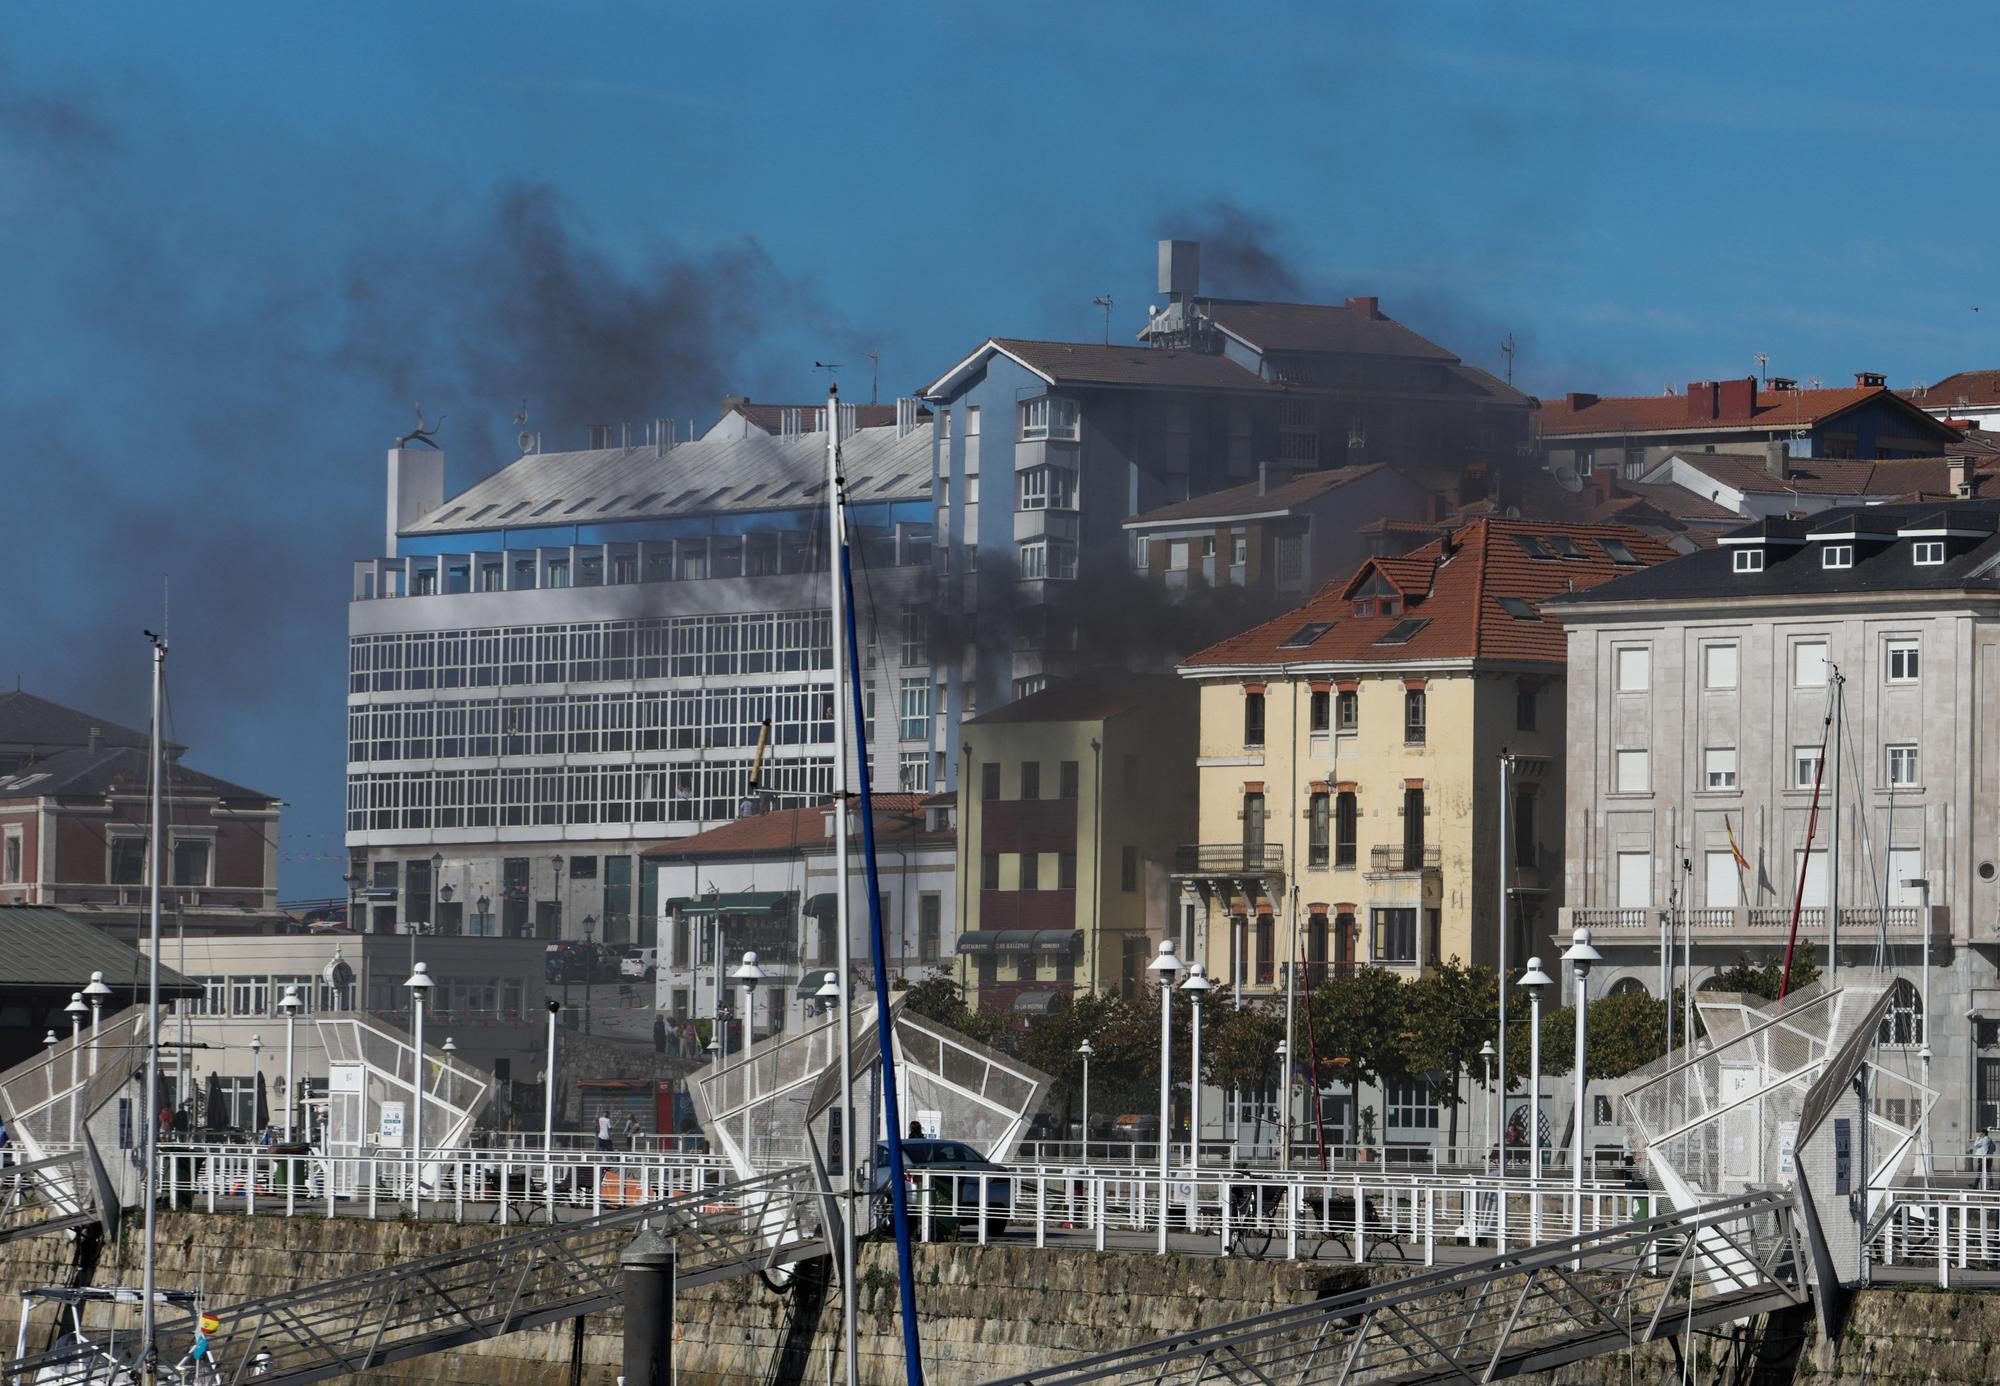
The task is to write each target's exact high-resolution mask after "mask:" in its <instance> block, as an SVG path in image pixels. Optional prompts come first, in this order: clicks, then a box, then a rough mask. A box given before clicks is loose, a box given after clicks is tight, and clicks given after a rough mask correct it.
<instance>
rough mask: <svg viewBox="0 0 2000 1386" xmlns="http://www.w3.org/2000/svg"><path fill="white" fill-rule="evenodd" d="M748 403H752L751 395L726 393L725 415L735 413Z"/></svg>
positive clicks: (723, 407)
mask: <svg viewBox="0 0 2000 1386" xmlns="http://www.w3.org/2000/svg"><path fill="white" fill-rule="evenodd" d="M748 403H750V396H748V395H724V396H723V397H722V412H723V414H724V415H725V416H726V415H729V414H734V413H735V412H736V411H737V410H739V409H741V408H743V407H744V406H745V405H747V404H748Z"/></svg>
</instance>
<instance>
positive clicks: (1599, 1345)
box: [988, 1190, 1810, 1386]
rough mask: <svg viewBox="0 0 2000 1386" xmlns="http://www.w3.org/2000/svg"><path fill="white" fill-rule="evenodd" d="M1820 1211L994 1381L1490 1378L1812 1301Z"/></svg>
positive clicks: (1667, 1222) (1769, 1211)
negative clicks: (1813, 1220)
mask: <svg viewBox="0 0 2000 1386" xmlns="http://www.w3.org/2000/svg"><path fill="white" fill-rule="evenodd" d="M1808 1224H1809V1214H1808V1215H1802V1214H1801V1210H1800V1206H1799V1204H1798V1203H1797V1202H1796V1201H1795V1199H1794V1195H1793V1193H1792V1192H1790V1191H1782V1192H1781V1191H1777V1190H1766V1191H1762V1192H1758V1193H1753V1194H1746V1195H1742V1196H1739V1197H1735V1198H1728V1199H1722V1200H1718V1201H1716V1202H1713V1203H1709V1204H1706V1205H1704V1206H1702V1207H1699V1208H1696V1209H1692V1210H1689V1211H1685V1212H1676V1213H1670V1214H1667V1215H1665V1216H1662V1217H1656V1218H1650V1219H1647V1220H1645V1221H1642V1222H1634V1223H1627V1224H1624V1225H1621V1226H1617V1227H1611V1228H1606V1229H1605V1230H1603V1231H1601V1232H1591V1233H1587V1234H1585V1235H1583V1236H1579V1237H1571V1238H1568V1239H1567V1240H1564V1241H1558V1242H1547V1243H1544V1244H1542V1245H1539V1246H1533V1247H1528V1248H1525V1249H1523V1250H1521V1251H1518V1252H1510V1253H1507V1254H1505V1255H1501V1256H1495V1257H1492V1258H1489V1259H1487V1260H1482V1261H1477V1262H1473V1263H1471V1264H1468V1265H1461V1266H1457V1267H1454V1268H1452V1269H1449V1270H1438V1271H1432V1272H1428V1273H1425V1274H1420V1275H1415V1276H1411V1277H1409V1278H1407V1279H1403V1280H1398V1281H1395V1282H1393V1283H1391V1284H1387V1285H1381V1286H1374V1287H1371V1288H1368V1289H1363V1290H1356V1291H1352V1292H1350V1293H1347V1294H1343V1295H1335V1296H1332V1297H1329V1298H1326V1299H1319V1300H1315V1301H1313V1302H1312V1303H1310V1304H1303V1305H1298V1306H1294V1307H1291V1308H1286V1309H1279V1310H1274V1311H1271V1312H1269V1313H1264V1314H1257V1315H1253V1316H1251V1317H1249V1318H1244V1319H1238V1320H1235V1321H1234V1322H1230V1323H1224V1324H1218V1325H1216V1326H1214V1327H1212V1328H1204V1329H1200V1330H1197V1331H1195V1332H1191V1333H1181V1334H1177V1335H1175V1336H1174V1337H1171V1338H1162V1339H1159V1340H1157V1341H1154V1342H1150V1343H1144V1344H1141V1345H1139V1346H1137V1347H1132V1348H1125V1349H1121V1350H1119V1351H1115V1352H1107V1353H1102V1354H1099V1355H1097V1356H1094V1357H1087V1358H1084V1359H1083V1360H1081V1361H1077V1362H1069V1363H1065V1364H1062V1365H1060V1366H1054V1367H1050V1368H1047V1369H1046V1370H1042V1371H1033V1372H1027V1373H1023V1374H1022V1375H1019V1376H1011V1377H1006V1378H1003V1379H1001V1380H1000V1381H996V1382H991V1383H988V1386H1073V1384H1074V1383H1082V1382H1132V1383H1138V1382H1146V1383H1149V1386H1170V1383H1176V1382H1185V1383H1190V1386H1192V1383H1196V1382H1207V1381H1232V1382H1267V1383H1269V1382H1277V1381H1291V1382H1310V1383H1313V1386H1339V1383H1345V1382H1350V1381H1366V1382H1368V1383H1370V1386H1377V1383H1410V1384H1411V1386H1414V1383H1420V1382H1445V1381H1457V1382H1484V1381H1498V1380H1502V1379H1504V1378H1507V1377H1514V1376H1520V1375H1523V1374H1525V1373H1529V1372H1544V1371H1549V1370H1552V1369H1554V1368H1556V1367H1560V1366H1563V1365H1564V1364H1566V1363H1570V1362H1576V1361H1580V1360H1582V1359H1584V1358H1588V1357H1594V1356H1598V1355H1600V1354H1604V1353H1609V1352H1615V1351H1619V1350H1622V1349H1624V1348H1627V1347H1632V1346H1636V1345H1638V1344H1640V1343H1647V1342H1652V1341H1655V1340H1658V1339H1662V1338H1673V1337H1677V1336H1678V1335H1679V1334H1681V1333H1683V1332H1686V1331H1688V1330H1690V1329H1692V1330H1693V1331H1696V1332H1701V1331H1705V1330H1709V1329H1713V1328H1717V1327H1720V1326H1722V1325H1725V1324H1730V1323H1736V1322H1739V1321H1741V1320H1745V1319H1749V1318H1752V1317H1755V1316H1756V1315H1759V1314H1767V1313H1772V1312H1776V1311H1780V1310H1785V1309H1794V1308H1800V1307H1803V1306H1804V1305H1806V1304H1807V1303H1809V1297H1810V1292H1809V1289H1808V1279H1809V1276H1808V1265H1809V1262H1810V1251H1809V1248H1808V1246H1807V1241H1808V1237H1807V1226H1808Z"/></svg>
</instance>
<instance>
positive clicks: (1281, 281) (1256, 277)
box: [1158, 197, 1305, 302]
mask: <svg viewBox="0 0 2000 1386" xmlns="http://www.w3.org/2000/svg"><path fill="white" fill-rule="evenodd" d="M1158 230H1159V234H1160V236H1161V237H1162V238H1163V239H1172V240H1181V241H1200V242H1201V287H1202V291H1203V292H1204V293H1211V294H1214V295H1216V296H1218V297H1222V298H1269V299H1278V300H1280V301H1284V302H1296V301H1298V300H1299V299H1301V298H1303V297H1304V295H1305V287H1304V285H1303V283H1302V282H1301V281H1300V279H1299V276H1298V274H1297V273H1296V272H1295V271H1294V270H1293V269H1292V265H1293V264H1294V263H1295V262H1296V257H1295V256H1294V255H1293V254H1292V253H1291V252H1290V251H1289V249H1288V248H1287V247H1286V246H1285V244H1284V237H1283V236H1282V235H1281V233H1280V232H1279V229H1278V225H1277V223H1276V222H1275V221H1273V220H1272V219H1271V218H1270V217H1267V216H1265V215H1263V214H1262V213H1260V212H1253V211H1251V210H1250V209H1248V208H1246V207H1242V206H1239V205H1237V204H1236V203H1234V202H1231V201H1229V200H1228V199H1227V198H1220V197H1215V198H1210V199H1209V200H1207V201H1206V202H1199V203H1195V204H1194V205H1192V206H1188V207H1182V208H1179V209H1177V210H1175V211H1172V212H1169V213H1168V214H1167V215H1166V216H1164V217H1162V218H1161V219H1160V223H1159V227H1158Z"/></svg>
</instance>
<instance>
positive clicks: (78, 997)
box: [69, 991, 160, 1145]
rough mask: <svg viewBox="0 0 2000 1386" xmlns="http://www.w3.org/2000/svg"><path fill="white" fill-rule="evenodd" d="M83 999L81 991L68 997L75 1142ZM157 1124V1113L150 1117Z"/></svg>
mask: <svg viewBox="0 0 2000 1386" xmlns="http://www.w3.org/2000/svg"><path fill="white" fill-rule="evenodd" d="M82 1000H83V993H82V992H80V991H79V992H72V993H71V994H70V998H69V1143H70V1144H71V1145H75V1144H76V1109H77V1108H78V1107H79V1106H81V1105H82V1104H83V1072H82V1070H81V1069H79V1068H78V1067H77V1065H78V1063H79V1062H80V1061H81V1059H82V1057H83V1007H82V1005H81V1004H79V1003H80V1002H81V1001H82ZM150 1120H151V1121H152V1122H153V1124H154V1125H158V1124H159V1120H160V1117H159V1113H157V1112H155V1113H154V1114H153V1116H152V1117H151V1118H150Z"/></svg>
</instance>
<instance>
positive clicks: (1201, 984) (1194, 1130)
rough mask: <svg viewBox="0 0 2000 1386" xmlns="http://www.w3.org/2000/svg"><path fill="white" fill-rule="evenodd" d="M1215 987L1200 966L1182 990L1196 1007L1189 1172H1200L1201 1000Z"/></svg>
mask: <svg viewBox="0 0 2000 1386" xmlns="http://www.w3.org/2000/svg"><path fill="white" fill-rule="evenodd" d="M1214 985H1215V983H1213V982H1211V981H1209V980H1208V971H1207V969H1206V968H1204V967H1203V966H1202V965H1201V964H1200V963H1190V964H1188V975H1187V980H1186V981H1184V982H1182V983H1181V990H1182V991H1184V992H1186V993H1187V994H1188V1001H1189V1002H1190V1003H1191V1004H1192V1005H1193V1007H1194V1048H1193V1051H1192V1052H1191V1053H1190V1054H1189V1056H1188V1169H1190V1170H1199V1169H1200V1168H1201V998H1202V997H1203V996H1204V995H1205V994H1206V993H1207V992H1208V991H1209V989H1210V988H1212V987H1213V986H1214Z"/></svg>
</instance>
